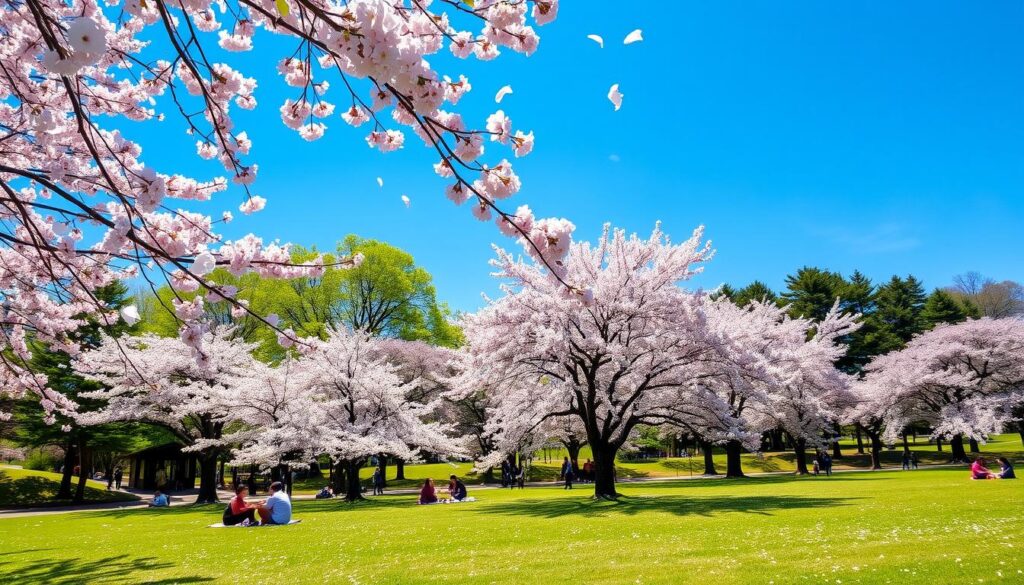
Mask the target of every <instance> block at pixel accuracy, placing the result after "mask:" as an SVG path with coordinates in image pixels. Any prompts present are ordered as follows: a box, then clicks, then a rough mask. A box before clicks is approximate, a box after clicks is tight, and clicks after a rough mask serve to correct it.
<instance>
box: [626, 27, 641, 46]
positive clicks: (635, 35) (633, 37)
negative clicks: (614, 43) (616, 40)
mask: <svg viewBox="0 0 1024 585" xmlns="http://www.w3.org/2000/svg"><path fill="white" fill-rule="evenodd" d="M642 40H644V33H643V31H641V30H640V29H636V30H635V31H633V32H631V33H629V34H628V35H626V38H625V40H623V41H622V44H623V45H632V44H633V43H639V42H640V41H642Z"/></svg>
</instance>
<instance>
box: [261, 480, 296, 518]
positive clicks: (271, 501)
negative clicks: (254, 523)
mask: <svg viewBox="0 0 1024 585" xmlns="http://www.w3.org/2000/svg"><path fill="white" fill-rule="evenodd" d="M256 510H257V511H258V512H259V514H260V521H261V522H262V523H263V524H288V523H289V522H291V520H292V501H291V500H290V499H288V494H286V493H285V491H284V484H282V483H281V482H279V481H275V482H274V483H272V484H270V497H269V498H267V499H266V501H264V502H263V503H261V504H259V505H257V506H256Z"/></svg>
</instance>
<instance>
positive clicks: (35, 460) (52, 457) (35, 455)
mask: <svg viewBox="0 0 1024 585" xmlns="http://www.w3.org/2000/svg"><path fill="white" fill-rule="evenodd" d="M60 464H61V461H60V458H59V457H57V455H56V454H55V453H53V452H52V451H45V450H42V449H32V450H31V451H29V452H28V454H26V455H25V460H24V461H22V462H21V466H22V467H24V468H25V469H33V470H36V471H53V470H54V469H57V468H58V467H60Z"/></svg>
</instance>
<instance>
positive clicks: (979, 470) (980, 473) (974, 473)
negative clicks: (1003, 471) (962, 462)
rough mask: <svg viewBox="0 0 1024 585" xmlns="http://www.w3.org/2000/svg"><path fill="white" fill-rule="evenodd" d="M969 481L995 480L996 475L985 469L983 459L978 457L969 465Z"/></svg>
mask: <svg viewBox="0 0 1024 585" xmlns="http://www.w3.org/2000/svg"><path fill="white" fill-rule="evenodd" d="M971 479H997V478H996V474H994V473H992V472H991V471H989V470H988V468H987V467H985V459H984V458H982V457H978V458H977V459H975V460H974V463H972V464H971Z"/></svg>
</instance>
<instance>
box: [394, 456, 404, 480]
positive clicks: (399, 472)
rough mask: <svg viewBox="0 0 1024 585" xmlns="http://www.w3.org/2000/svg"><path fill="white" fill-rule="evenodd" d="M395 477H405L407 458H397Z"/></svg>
mask: <svg viewBox="0 0 1024 585" xmlns="http://www.w3.org/2000/svg"><path fill="white" fill-rule="evenodd" d="M395 479H396V480H399V479H405V460H404V459H397V460H395Z"/></svg>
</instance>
